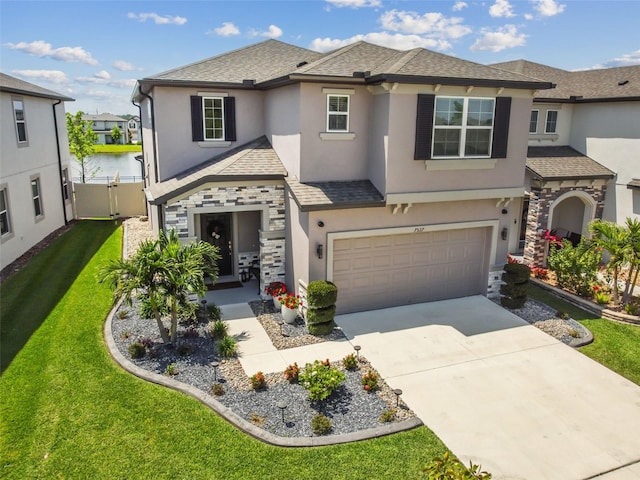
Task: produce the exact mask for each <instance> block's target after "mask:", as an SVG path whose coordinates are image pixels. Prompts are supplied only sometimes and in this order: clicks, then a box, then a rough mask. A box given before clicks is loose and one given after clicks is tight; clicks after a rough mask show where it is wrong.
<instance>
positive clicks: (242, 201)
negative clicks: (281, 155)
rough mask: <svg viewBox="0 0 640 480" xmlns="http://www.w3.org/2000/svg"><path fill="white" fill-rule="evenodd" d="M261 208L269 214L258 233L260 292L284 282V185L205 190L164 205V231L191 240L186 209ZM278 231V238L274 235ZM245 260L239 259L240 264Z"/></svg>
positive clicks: (233, 209)
mask: <svg viewBox="0 0 640 480" xmlns="http://www.w3.org/2000/svg"><path fill="white" fill-rule="evenodd" d="M252 205H255V206H256V207H263V206H267V207H268V211H269V219H268V220H269V227H268V230H267V231H261V232H260V239H259V240H260V253H259V259H260V291H261V292H264V288H265V286H266V285H268V284H269V283H271V282H273V281H276V280H279V281H282V282H284V280H285V239H284V228H285V206H284V186H283V185H275V184H273V185H248V186H241V185H239V186H224V187H215V186H212V187H208V188H203V189H202V190H200V191H198V192H196V193H192V194H190V195H189V196H187V197H185V198H183V199H180V200H178V201H177V202H174V203H171V204H170V205H167V206H166V207H165V209H164V218H165V228H166V229H172V228H174V229H176V231H177V232H178V237H180V238H189V237H191V235H190V232H189V227H188V222H187V216H188V213H187V211H188V209H190V208H202V207H215V208H218V209H223V210H224V209H227V210H226V211H228V212H233V211H235V210H236V207H239V206H243V207H244V206H252ZM275 232H281V233H282V236H281V238H279V235H277V233H276V234H275V235H274V233H275ZM246 260H247V258H244V259H240V262H241V263H243V262H245V261H246Z"/></svg>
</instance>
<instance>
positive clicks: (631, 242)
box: [622, 218, 640, 305]
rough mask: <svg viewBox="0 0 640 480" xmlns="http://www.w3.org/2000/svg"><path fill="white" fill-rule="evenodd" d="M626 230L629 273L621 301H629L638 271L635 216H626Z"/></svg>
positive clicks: (639, 240) (639, 223)
mask: <svg viewBox="0 0 640 480" xmlns="http://www.w3.org/2000/svg"><path fill="white" fill-rule="evenodd" d="M626 226H627V232H628V236H629V237H628V247H627V260H628V262H629V275H628V276H627V280H626V282H625V288H624V292H623V295H622V301H623V302H624V303H625V305H626V304H627V303H629V300H630V299H631V294H632V293H633V288H634V286H635V285H637V283H638V273H639V272H640V220H638V219H637V218H627V221H626Z"/></svg>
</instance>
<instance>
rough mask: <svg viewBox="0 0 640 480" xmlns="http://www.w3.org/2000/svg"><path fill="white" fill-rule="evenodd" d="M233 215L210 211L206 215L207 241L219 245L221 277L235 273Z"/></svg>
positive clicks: (219, 271)
mask: <svg viewBox="0 0 640 480" xmlns="http://www.w3.org/2000/svg"><path fill="white" fill-rule="evenodd" d="M232 221H233V217H232V215H231V214H230V213H215V214H213V213H208V214H206V215H205V222H204V223H205V225H206V233H207V239H206V240H207V242H209V243H210V244H212V245H214V246H216V247H218V250H219V251H220V260H219V261H218V275H219V276H220V277H224V276H230V275H233V236H232V230H231V226H232Z"/></svg>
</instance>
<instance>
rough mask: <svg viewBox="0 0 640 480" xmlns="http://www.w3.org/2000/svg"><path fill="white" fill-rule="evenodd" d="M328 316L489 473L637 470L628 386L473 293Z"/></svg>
mask: <svg viewBox="0 0 640 480" xmlns="http://www.w3.org/2000/svg"><path fill="white" fill-rule="evenodd" d="M336 321H337V323H338V325H339V326H340V327H342V329H343V331H344V333H345V334H346V336H347V337H348V338H349V340H350V341H351V343H353V344H354V345H356V344H357V345H360V346H361V347H362V350H361V353H362V355H364V356H366V357H367V358H368V359H369V360H370V361H371V362H372V364H373V365H374V366H375V368H376V369H377V370H378V372H379V373H380V374H381V375H382V376H383V377H384V378H385V380H386V381H387V383H388V384H389V385H390V386H391V387H392V388H400V389H402V391H403V394H402V398H403V400H404V401H405V402H406V403H407V405H408V406H409V407H410V408H411V409H412V410H413V411H415V412H416V414H417V415H418V416H419V417H420V418H421V419H422V421H423V422H424V423H425V424H426V425H427V426H428V427H429V428H431V429H432V430H433V431H434V432H435V433H436V434H437V435H438V436H439V437H440V438H441V439H442V440H443V441H444V442H445V443H446V444H447V446H448V447H449V448H451V450H452V451H453V452H454V453H455V454H456V455H457V456H458V457H459V458H460V459H461V460H462V461H463V462H464V463H465V464H467V465H468V464H469V461H473V463H475V464H481V465H482V467H483V469H485V470H487V471H489V472H491V473H492V474H493V478H496V479H531V480H537V479H545V480H547V479H548V480H553V479H558V480H571V479H587V478H590V477H593V476H594V475H598V474H602V473H605V472H610V473H609V474H608V476H607V477H606V478H611V479H616V478H620V479H623V478H634V477H628V476H627V475H629V474H631V475H633V472H634V471H637V470H638V469H640V467H639V465H640V463H639V462H640V387H639V386H638V385H635V384H634V383H632V382H630V381H628V380H626V379H624V378H623V377H621V376H619V375H617V374H616V373H614V372H612V371H611V370H609V369H607V368H605V367H604V366H602V365H600V364H599V363H597V362H594V361H593V360H591V359H589V358H588V357H586V356H584V355H583V354H581V353H580V352H578V351H576V350H574V349H572V348H571V347H568V346H566V345H564V344H563V343H561V342H559V341H557V340H556V339H554V338H553V337H551V336H549V335H547V334H545V333H543V332H541V331H540V330H538V329H537V328H535V327H533V326H531V325H529V324H528V323H526V322H525V321H524V320H522V319H520V318H519V317H517V316H515V315H513V314H511V313H510V312H508V311H507V310H505V309H503V308H501V307H500V306H498V305H496V304H495V303H493V302H492V301H490V300H488V299H487V298H485V297H482V296H475V297H466V298H459V299H452V300H445V301H441V302H432V303H425V304H418V305H409V306H403V307H395V308H389V309H384V310H376V311H368V312H359V313H352V314H345V315H340V316H338V317H337V318H336ZM634 469H635V470H634Z"/></svg>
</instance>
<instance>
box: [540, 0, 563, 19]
mask: <svg viewBox="0 0 640 480" xmlns="http://www.w3.org/2000/svg"><path fill="white" fill-rule="evenodd" d="M532 2H533V4H534V6H533V8H534V10H536V11H537V12H538V13H539V14H540V15H542V16H543V17H553V16H554V15H558V14H560V13H562V12H564V9H565V8H566V5H560V4H559V3H557V2H556V0H532Z"/></svg>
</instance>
